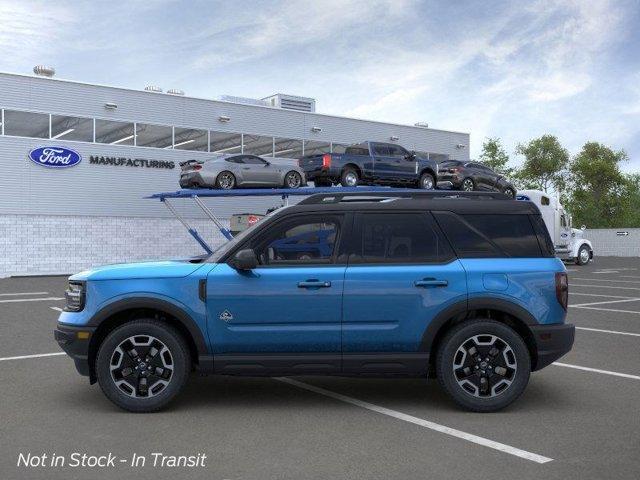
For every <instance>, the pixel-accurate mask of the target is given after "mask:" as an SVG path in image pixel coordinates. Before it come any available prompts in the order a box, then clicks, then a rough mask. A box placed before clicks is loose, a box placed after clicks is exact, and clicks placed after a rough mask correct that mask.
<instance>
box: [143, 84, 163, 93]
mask: <svg viewBox="0 0 640 480" xmlns="http://www.w3.org/2000/svg"><path fill="white" fill-rule="evenodd" d="M144 89H145V90H146V91H147V92H156V93H162V89H161V88H160V87H158V86H156V85H147V86H146V87H144Z"/></svg>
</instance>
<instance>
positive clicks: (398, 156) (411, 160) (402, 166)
mask: <svg viewBox="0 0 640 480" xmlns="http://www.w3.org/2000/svg"><path fill="white" fill-rule="evenodd" d="M388 148H389V155H390V157H392V158H393V163H392V164H391V165H392V170H393V175H394V177H395V178H397V179H398V180H400V181H402V182H410V181H415V180H417V174H418V169H417V167H418V161H417V160H416V158H415V156H412V155H411V154H410V153H409V152H408V151H407V150H405V149H404V148H402V147H401V146H400V145H389V146H388Z"/></svg>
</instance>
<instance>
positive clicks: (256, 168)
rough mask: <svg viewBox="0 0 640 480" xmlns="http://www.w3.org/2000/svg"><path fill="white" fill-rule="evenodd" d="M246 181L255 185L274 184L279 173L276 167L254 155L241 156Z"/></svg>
mask: <svg viewBox="0 0 640 480" xmlns="http://www.w3.org/2000/svg"><path fill="white" fill-rule="evenodd" d="M243 160H244V163H245V165H243V167H242V168H243V169H244V170H243V171H245V172H246V176H245V178H246V179H247V183H250V184H256V185H274V184H277V183H278V180H279V173H278V170H277V167H276V166H275V165H273V164H271V163H269V162H267V161H266V160H264V159H262V158H260V157H257V156H255V155H245V156H244V157H243Z"/></svg>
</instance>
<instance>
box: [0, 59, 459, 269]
mask: <svg viewBox="0 0 640 480" xmlns="http://www.w3.org/2000/svg"><path fill="white" fill-rule="evenodd" d="M34 72H36V75H16V74H8V73H0V109H1V111H0V115H1V117H0V121H1V130H0V168H1V172H2V174H1V177H0V178H1V179H2V180H1V181H0V184H1V187H2V188H0V246H2V252H3V255H2V256H1V257H0V277H1V276H8V275H31V274H64V273H72V272H75V271H79V270H82V269H85V268H88V267H91V266H95V265H100V264H106V263H116V262H121V261H134V260H147V259H158V258H183V257H186V256H190V255H194V254H199V253H202V251H201V249H200V247H199V245H198V244H197V243H196V242H195V241H194V240H193V238H191V236H190V235H189V234H188V233H187V231H186V229H184V228H183V227H182V226H181V225H180V223H179V222H178V221H177V220H176V219H175V218H174V217H173V216H171V214H170V213H169V212H168V210H167V209H166V208H165V207H164V205H162V203H161V202H159V201H157V200H150V199H145V198H144V197H147V196H149V195H151V194H153V193H157V192H167V191H174V190H177V189H178V188H179V186H178V179H179V175H180V166H179V163H180V162H183V161H186V160H190V159H203V160H204V159H207V158H211V157H212V156H214V155H216V154H220V153H249V154H257V155H263V156H268V157H274V161H277V162H295V159H296V158H299V157H301V156H302V155H309V154H313V153H323V152H337V153H341V152H343V151H344V148H345V146H347V145H350V144H353V143H358V142H361V141H364V140H372V141H380V142H393V143H397V144H399V145H402V146H404V147H405V148H407V149H410V150H415V151H417V152H422V153H423V154H426V155H429V156H430V157H431V158H434V159H437V160H442V159H447V158H452V159H461V160H466V159H468V158H469V134H467V133H460V132H451V131H444V130H436V129H433V128H429V127H427V126H426V125H424V124H422V125H421V124H418V125H415V126H409V125H397V124H390V123H381V122H375V121H367V120H361V119H354V118H345V117H339V116H333V115H324V114H319V113H316V112H315V101H314V100H313V99H310V98H305V97H296V96H292V95H283V94H276V95H273V96H271V97H267V98H265V99H259V100H258V99H248V98H238V97H221V98H218V99H206V98H194V97H189V96H187V95H185V94H184V93H183V92H182V91H179V90H168V91H167V92H163V91H162V90H161V89H160V88H157V87H153V86H150V87H146V88H145V89H140V90H132V89H126V88H118V87H111V86H103V85H94V84H87V83H81V82H76V81H68V80H60V79H57V78H52V74H53V71H52V69H48V68H43V67H36V68H35V69H34ZM38 149H40V150H39V154H41V153H42V152H43V151H45V150H46V151H49V152H51V151H55V150H60V149H65V150H64V151H65V152H66V151H69V150H71V151H73V152H75V153H76V154H77V155H74V161H73V162H71V163H74V164H73V165H72V166H67V167H66V168H51V167H46V166H44V165H42V164H41V163H40V164H39V163H37V162H35V161H33V160H32V159H31V156H33V155H31V156H30V154H31V152H33V151H34V150H38ZM47 149H49V150H47ZM76 157H77V158H76ZM281 202H282V199H281V198H280V197H277V196H273V197H237V198H230V199H207V200H206V203H207V206H209V207H210V208H211V209H212V210H213V211H214V212H215V214H216V215H217V216H218V217H219V218H220V219H221V220H222V221H223V222H228V219H229V217H230V216H231V215H232V214H234V213H265V211H266V210H267V209H268V208H270V207H273V206H276V205H280V204H281ZM182 203H184V204H182ZM175 205H176V207H177V208H178V210H179V212H180V213H181V214H182V215H184V216H185V218H186V219H187V220H188V222H189V223H191V224H192V225H193V226H195V227H196V228H197V229H198V230H199V231H200V233H201V234H202V235H203V237H205V239H206V240H207V241H208V242H210V244H214V245H215V244H218V243H220V242H221V241H222V236H221V235H220V233H219V232H218V231H217V229H216V228H215V227H214V225H213V223H212V222H211V221H209V220H207V219H206V218H205V217H204V216H203V214H202V211H201V210H199V209H197V208H196V207H195V206H194V205H192V203H191V202H189V201H180V202H177V203H176V204H175Z"/></svg>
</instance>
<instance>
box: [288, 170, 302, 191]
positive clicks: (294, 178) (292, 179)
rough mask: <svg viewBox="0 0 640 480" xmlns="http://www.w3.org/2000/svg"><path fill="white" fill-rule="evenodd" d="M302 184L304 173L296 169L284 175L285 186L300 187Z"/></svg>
mask: <svg viewBox="0 0 640 480" xmlns="http://www.w3.org/2000/svg"><path fill="white" fill-rule="evenodd" d="M301 186H302V175H300V174H299V173H298V172H296V171H295V170H291V171H290V172H287V174H286V175H285V176H284V188H300V187H301Z"/></svg>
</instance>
